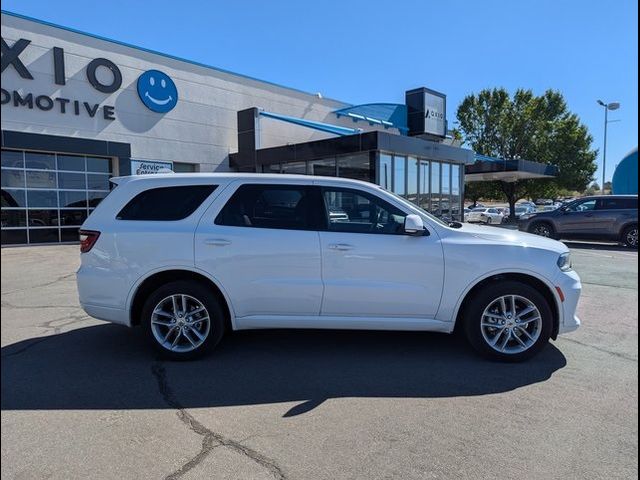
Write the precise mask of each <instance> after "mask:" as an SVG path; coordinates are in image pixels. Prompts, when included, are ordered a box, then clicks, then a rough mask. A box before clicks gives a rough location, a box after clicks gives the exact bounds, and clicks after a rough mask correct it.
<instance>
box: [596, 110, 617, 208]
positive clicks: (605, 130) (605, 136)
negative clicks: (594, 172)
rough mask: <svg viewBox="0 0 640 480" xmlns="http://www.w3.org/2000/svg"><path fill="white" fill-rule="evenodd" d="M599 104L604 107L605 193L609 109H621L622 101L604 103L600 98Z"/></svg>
mask: <svg viewBox="0 0 640 480" xmlns="http://www.w3.org/2000/svg"><path fill="white" fill-rule="evenodd" d="M598 105H600V106H601V107H604V150H603V152H602V194H603V195H604V182H605V175H606V173H607V125H608V124H609V110H612V111H613V110H617V109H619V108H620V103H619V102H611V103H604V102H603V101H602V100H598Z"/></svg>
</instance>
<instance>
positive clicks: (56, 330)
mask: <svg viewBox="0 0 640 480" xmlns="http://www.w3.org/2000/svg"><path fill="white" fill-rule="evenodd" d="M90 318H91V317H90V316H89V315H86V314H84V313H81V314H75V315H67V316H65V317H61V318H54V319H53V320H48V321H46V322H44V323H39V324H37V325H34V327H36V328H44V329H46V330H53V332H52V333H51V334H50V335H47V336H45V337H40V338H35V339H32V341H31V342H29V343H27V344H26V345H23V346H22V347H21V348H19V349H17V350H13V351H11V352H9V353H5V354H3V355H2V356H1V357H0V358H7V357H13V356H15V355H20V354H21V353H24V352H26V351H27V350H29V349H31V348H32V347H35V346H36V345H38V344H40V343H42V342H44V341H46V340H49V339H50V338H53V337H55V336H56V335H59V334H60V333H61V332H62V327H66V326H69V325H73V324H74V323H80V322H82V321H84V320H88V319H90ZM66 319H69V321H68V322H65V323H61V324H60V325H53V324H54V323H56V322H61V321H63V320H66Z"/></svg>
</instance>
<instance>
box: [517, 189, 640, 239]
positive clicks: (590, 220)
mask: <svg viewBox="0 0 640 480" xmlns="http://www.w3.org/2000/svg"><path fill="white" fill-rule="evenodd" d="M518 228H519V229H520V230H522V231H525V232H530V233H535V234H536V235H542V236H543V237H550V238H555V239H560V238H566V239H581V240H616V241H619V242H620V243H622V244H623V245H627V246H629V247H632V248H638V196H637V195H602V196H592V197H584V198H580V199H578V200H575V201H573V202H570V203H568V204H566V205H563V206H562V207H560V208H558V209H556V210H553V211H549V212H540V213H533V214H529V215H523V216H521V217H520V219H519V222H518Z"/></svg>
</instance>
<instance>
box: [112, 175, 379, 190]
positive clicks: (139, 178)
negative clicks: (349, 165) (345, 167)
mask: <svg viewBox="0 0 640 480" xmlns="http://www.w3.org/2000/svg"><path fill="white" fill-rule="evenodd" d="M176 180H179V181H184V182H185V183H186V182H188V181H190V180H192V181H193V180H197V181H198V183H204V182H206V181H227V182H231V181H234V180H252V181H254V180H257V181H259V182H263V183H271V182H273V183H286V182H288V181H296V182H300V181H303V182H304V183H309V184H311V183H313V182H314V181H324V182H331V183H344V184H350V185H368V186H370V187H371V186H374V187H377V188H382V187H379V186H378V185H375V184H372V183H369V182H363V181H362V180H354V179H351V178H342V177H323V176H320V175H295V174H286V173H235V172H228V173H158V174H154V175H128V176H123V177H112V178H111V179H110V181H111V182H113V183H115V184H116V185H122V184H126V183H131V182H150V183H151V182H157V183H172V182H174V181H176Z"/></svg>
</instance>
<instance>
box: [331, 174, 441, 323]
mask: <svg viewBox="0 0 640 480" xmlns="http://www.w3.org/2000/svg"><path fill="white" fill-rule="evenodd" d="M321 191H322V199H323V202H324V212H325V219H326V227H325V230H324V231H321V232H320V244H321V250H322V278H323V281H324V299H323V302H322V311H321V313H322V315H334V316H372V317H413V318H419V317H424V318H434V317H435V315H436V312H437V310H438V306H439V304H440V298H441V294H442V287H443V280H444V260H443V253H442V246H441V245H440V240H439V238H438V236H437V234H436V233H435V232H431V235H424V236H409V235H406V234H404V218H405V217H406V215H407V214H406V213H405V212H403V211H401V210H400V209H399V208H397V207H396V206H394V205H391V204H390V203H388V202H386V201H385V200H384V199H382V198H380V197H378V196H376V195H373V194H371V193H369V192H365V191H362V190H359V189H352V188H342V187H329V186H323V187H321ZM334 212H340V216H337V215H334Z"/></svg>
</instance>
